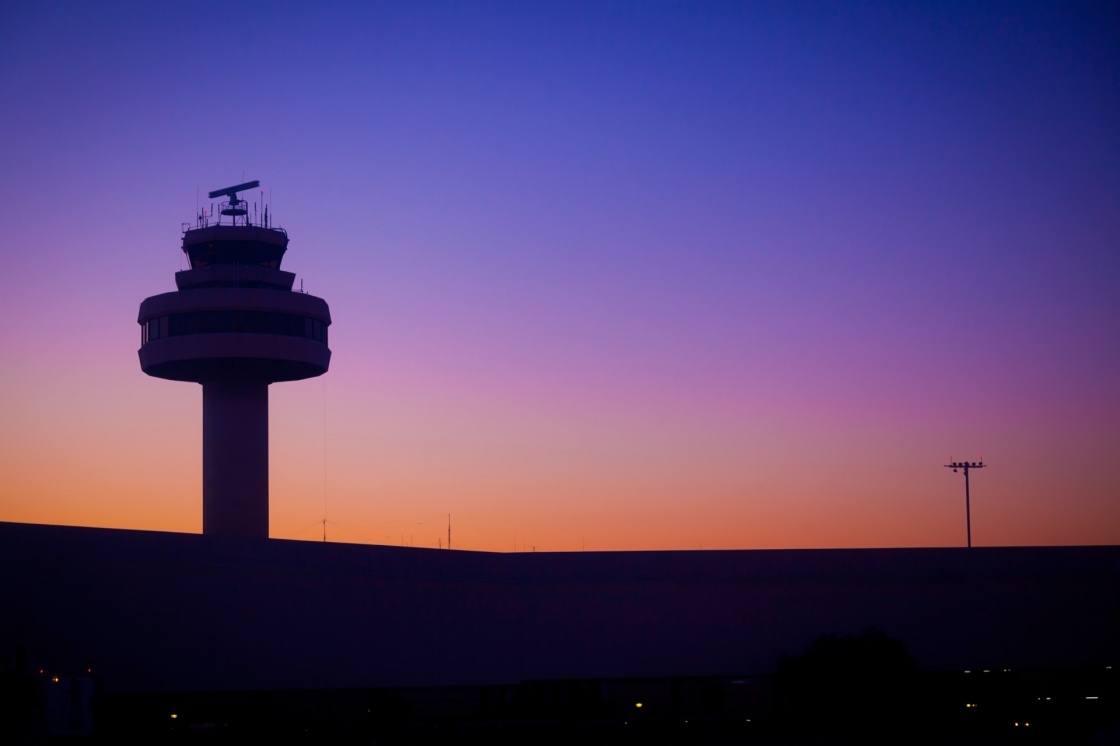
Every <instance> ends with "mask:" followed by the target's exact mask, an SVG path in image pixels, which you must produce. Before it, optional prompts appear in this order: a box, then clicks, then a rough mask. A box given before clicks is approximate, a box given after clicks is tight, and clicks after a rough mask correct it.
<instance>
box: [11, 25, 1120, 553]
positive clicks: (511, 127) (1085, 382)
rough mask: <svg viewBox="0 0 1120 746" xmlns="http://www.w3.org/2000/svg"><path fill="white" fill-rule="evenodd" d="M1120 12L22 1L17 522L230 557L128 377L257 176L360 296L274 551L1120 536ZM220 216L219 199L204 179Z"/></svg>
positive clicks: (310, 287)
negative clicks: (968, 495)
mask: <svg viewBox="0 0 1120 746" xmlns="http://www.w3.org/2000/svg"><path fill="white" fill-rule="evenodd" d="M1117 20H1118V19H1117V14H1116V11H1115V10H1114V9H1113V8H1111V7H1108V6H1106V5H1099V6H1095V7H1083V6H1078V7H1067V5H1066V4H1061V3H1052V4H1051V3H1043V4H1032V5H1030V6H1029V7H982V8H975V7H972V6H971V5H966V4H962V5H957V6H947V5H945V4H942V3H927V4H919V5H912V6H909V7H907V8H889V7H888V8H873V7H848V6H845V5H840V4H838V5H824V6H822V5H811V4H797V3H794V4H787V3H775V4H772V5H766V6H759V5H753V4H752V5H739V4H684V5H680V4H675V5H670V4H665V5H660V4H653V5H639V6H630V5H621V4H599V3H588V4H578V3H535V4H532V5H529V6H524V5H521V4H515V3H508V4H495V5H488V6H486V7H482V8H480V7H471V6H460V5H453V4H443V3H433V4H426V5H423V6H421V7H415V6H413V5H412V4H405V3H392V4H375V5H372V6H370V7H358V8H350V7H338V8H331V9H326V10H323V9H316V8H311V7H309V6H305V5H302V4H297V3H281V4H259V5H258V4H247V5H239V6H236V7H234V8H233V9H232V10H231V9H230V7H229V6H227V5H224V4H214V5H210V6H202V7H199V6H197V5H191V6H183V7H161V6H153V7H136V6H133V5H125V4H116V3H108V4H98V5H97V6H88V7H87V6H83V5H79V4H74V5H65V6H57V7H39V6H34V5H30V4H23V5H20V6H17V7H12V6H5V7H4V9H3V10H0V73H2V74H3V80H4V85H3V86H2V87H0V110H3V111H4V112H5V116H4V117H3V118H0V162H2V163H3V164H4V169H3V175H2V176H0V190H2V191H0V197H2V198H0V218H2V219H3V225H4V226H5V240H4V249H3V256H4V259H5V262H6V267H5V270H6V274H5V276H6V278H7V286H6V288H5V291H4V293H3V294H0V311H2V312H3V314H4V316H5V318H6V319H8V323H7V324H6V325H5V328H4V331H3V333H2V336H0V341H2V343H3V350H4V354H3V355H2V356H0V376H2V379H0V380H2V381H3V386H0V411H2V412H3V417H2V418H0V472H2V473H3V474H4V475H5V479H4V484H3V487H2V490H3V492H2V493H0V494H2V497H0V520H4V521H27V522H45V523H66V524H79V525H94V526H114V527H129V528H145V529H153V530H169V531H198V530H200V529H201V525H202V523H201V518H202V516H201V504H200V500H199V495H200V494H201V491H202V486H201V449H202V438H201V426H202V421H201V417H200V416H199V404H198V401H199V399H198V397H199V392H198V391H196V390H195V389H194V388H193V387H191V386H186V385H178V386H173V385H170V384H166V383H165V382H161V381H157V380H154V379H149V378H147V377H146V376H144V375H143V374H142V373H141V372H140V371H139V370H137V367H136V350H137V348H138V347H139V341H140V340H139V334H138V332H137V326H136V323H135V319H136V317H135V314H136V302H137V300H138V299H139V298H141V297H143V296H144V295H150V294H154V293H159V292H163V291H170V290H172V289H173V288H174V284H173V282H172V280H171V276H172V274H173V272H174V271H175V270H177V269H181V268H183V267H184V265H183V263H182V262H183V258H182V253H181V251H180V249H179V246H180V233H179V226H180V223H182V222H186V221H189V220H191V218H192V215H194V214H195V210H196V198H197V199H198V200H199V201H200V202H204V201H206V200H205V194H206V191H207V190H208V189H213V188H216V187H218V186H221V185H224V184H234V183H238V182H240V181H244V180H246V179H250V178H259V179H261V181H262V183H264V185H265V187H266V188H269V189H271V193H270V202H271V204H272V207H273V215H274V219H275V221H276V223H277V224H278V225H280V226H282V227H284V228H286V229H288V230H289V231H290V233H291V236H292V246H291V248H292V249H293V250H294V252H295V253H294V254H293V258H292V270H293V271H296V272H297V273H298V274H299V277H300V278H301V279H302V280H303V281H304V282H305V283H306V290H307V291H308V292H310V293H312V294H314V295H317V296H321V297H324V298H329V299H330V302H331V306H332V312H333V314H334V316H335V318H336V323H335V324H334V325H333V326H332V327H331V348H332V350H333V351H334V357H333V359H332V361H331V374H330V375H329V376H327V377H325V378H321V379H314V380H310V381H303V382H298V383H292V384H286V385H285V386H283V387H278V388H277V389H276V390H275V391H274V392H273V396H272V401H271V427H272V430H271V436H272V437H271V448H272V450H271V458H270V463H271V480H270V481H271V494H272V500H271V533H272V535H273V536H276V537H289V538H301V539H308V540H318V539H319V538H320V536H321V531H322V524H321V521H322V519H323V517H324V515H325V517H326V519H327V521H328V524H327V527H328V535H329V538H330V539H331V540H337V541H355V542H378V543H393V544H399V543H401V542H402V541H403V542H404V543H412V544H414V545H416V546H431V547H435V546H437V542H438V541H440V538H441V537H442V536H444V532H445V530H446V521H447V514H449V513H450V514H452V515H453V520H454V523H455V544H456V547H458V548H463V549H484V550H495V551H511V550H513V549H515V548H517V549H519V550H529V549H531V548H532V547H536V548H537V550H538V551H551V550H579V549H581V548H586V549H589V550H590V549H597V550H601V549H674V548H680V549H695V548H700V547H703V548H706V549H707V548H751V547H846V546H854V547H875V546H960V545H963V544H964V542H965V525H964V522H965V516H964V505H963V494H962V486H961V484H960V479H959V478H958V477H957V476H955V475H953V474H951V473H949V472H948V471H947V470H946V469H944V468H943V467H942V465H943V464H945V463H948V460H949V458H950V457H952V458H954V459H967V460H970V461H971V460H979V459H980V458H981V457H983V459H984V461H985V463H989V464H990V465H991V466H992V467H993V468H991V469H985V470H984V471H983V472H979V473H977V474H975V475H973V482H972V499H971V516H972V539H973V543H974V545H976V546H985V545H1010V544H1028V545H1029V544H1066V543H1069V544H1091V543H1120V508H1117V505H1118V503H1117V500H1116V497H1117V494H1118V492H1120V458H1117V454H1120V431H1118V429H1117V428H1116V422H1117V421H1118V420H1120V387H1118V386H1117V385H1116V383H1115V382H1116V381H1117V380H1120V346H1118V345H1117V344H1116V340H1117V339H1120V294H1118V293H1117V292H1116V278H1117V277H1118V276H1120V252H1118V251H1117V246H1120V223H1118V221H1117V220H1116V217H1115V215H1116V202H1117V196H1118V195H1120V169H1118V168H1117V161H1118V159H1120V141H1118V139H1117V137H1116V132H1117V125H1118V123H1120V94H1118V93H1117V91H1118V90H1120V86H1118V85H1117V83H1118V77H1120V74H1118V73H1120V68H1118V64H1117V63H1118V59H1117V54H1118V52H1117V50H1118V49H1120V38H1118V37H1120V24H1118V23H1117ZM196 189H197V193H196Z"/></svg>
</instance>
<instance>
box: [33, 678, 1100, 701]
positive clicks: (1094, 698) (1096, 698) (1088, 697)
mask: <svg viewBox="0 0 1120 746" xmlns="http://www.w3.org/2000/svg"><path fill="white" fill-rule="evenodd" d="M55 681H58V679H55ZM1085 699H1100V697H1086V698H1085Z"/></svg>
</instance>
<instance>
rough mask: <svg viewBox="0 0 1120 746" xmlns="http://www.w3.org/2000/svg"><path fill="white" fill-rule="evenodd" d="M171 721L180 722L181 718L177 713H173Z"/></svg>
mask: <svg viewBox="0 0 1120 746" xmlns="http://www.w3.org/2000/svg"><path fill="white" fill-rule="evenodd" d="M171 719H172V720H178V719H179V716H178V715H177V714H176V713H174V712H173V713H171Z"/></svg>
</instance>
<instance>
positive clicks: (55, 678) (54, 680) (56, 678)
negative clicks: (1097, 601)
mask: <svg viewBox="0 0 1120 746" xmlns="http://www.w3.org/2000/svg"><path fill="white" fill-rule="evenodd" d="M51 681H52V682H53V683H55V684H57V683H58V677H57V676H52V677H51ZM1093 699H1096V697H1093Z"/></svg>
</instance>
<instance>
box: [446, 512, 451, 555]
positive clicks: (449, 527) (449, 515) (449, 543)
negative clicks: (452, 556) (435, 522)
mask: <svg viewBox="0 0 1120 746" xmlns="http://www.w3.org/2000/svg"><path fill="white" fill-rule="evenodd" d="M447 548H448V549H450V548H451V514H450V513H448V514H447Z"/></svg>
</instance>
